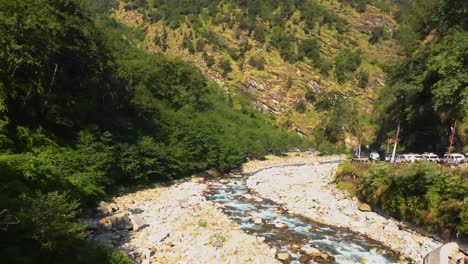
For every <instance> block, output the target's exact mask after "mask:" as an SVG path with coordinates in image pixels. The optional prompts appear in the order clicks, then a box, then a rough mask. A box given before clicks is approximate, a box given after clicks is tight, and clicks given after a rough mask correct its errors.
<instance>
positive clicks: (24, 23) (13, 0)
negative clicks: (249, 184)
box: [0, 0, 305, 263]
mask: <svg viewBox="0 0 468 264" xmlns="http://www.w3.org/2000/svg"><path fill="white" fill-rule="evenodd" d="M98 7H100V8H105V7H106V5H101V6H99V5H97V6H96V5H93V6H92V7H89V6H88V5H87V4H86V3H85V2H83V1H78V0H57V1H47V0H38V1H33V2H31V1H25V0H19V1H18V0H4V1H1V2H0V43H2V47H3V48H2V50H1V51H0V63H1V65H3V67H2V68H1V70H0V124H1V125H0V148H1V154H0V168H1V172H2V173H1V175H0V183H1V185H0V186H1V187H0V189H1V192H0V212H1V214H0V233H1V235H0V245H1V246H0V252H1V254H2V261H5V263H64V262H67V263H125V261H126V260H125V257H123V256H122V255H120V254H118V253H113V252H112V251H110V250H109V249H107V248H105V247H103V246H99V245H90V244H87V243H85V237H86V235H87V231H86V230H85V224H82V223H81V222H79V221H76V219H77V217H79V216H80V215H81V213H82V212H83V209H85V208H87V207H89V206H92V205H93V204H94V203H95V202H96V201H98V200H100V199H104V198H106V197H107V196H108V195H110V194H112V193H113V192H115V191H117V190H120V189H121V188H124V187H125V186H132V185H138V184H147V183H151V182H157V181H169V180H173V179H177V178H182V177H185V176H189V175H191V174H193V173H197V172H202V171H204V170H207V169H216V170H218V171H221V172H223V171H228V170H230V169H233V168H236V167H238V166H239V165H240V164H241V163H243V162H244V161H245V160H246V159H247V158H255V157H257V158H260V157H262V156H264V155H265V154H267V153H280V152H281V151H284V150H287V149H290V148H292V147H298V146H301V145H303V144H305V141H304V140H303V139H301V138H299V137H298V136H297V135H294V134H290V133H288V132H284V131H282V130H280V129H278V128H277V127H275V126H274V125H272V118H271V117H269V116H266V115H263V114H260V113H258V112H256V111H255V110H254V109H253V108H252V107H251V106H250V105H249V104H248V103H246V102H245V100H244V99H242V98H238V97H234V96H230V95H227V94H225V93H223V92H222V91H221V89H220V88H219V87H218V86H217V85H216V84H214V83H213V82H210V81H208V80H207V79H206V78H205V77H204V76H203V75H202V73H201V72H200V71H199V70H198V69H197V68H195V67H194V66H192V65H190V64H187V63H185V62H182V61H180V60H174V59H168V58H166V57H164V56H163V55H160V54H149V53H147V52H145V51H144V50H142V49H140V48H138V47H137V45H136V42H137V40H138V39H140V38H141V34H140V33H139V32H138V31H135V30H133V29H130V28H128V27H125V26H123V25H121V24H119V23H118V22H116V21H115V20H113V19H111V18H109V17H106V16H102V15H99V12H97V11H96V10H97V9H96V8H98Z"/></svg>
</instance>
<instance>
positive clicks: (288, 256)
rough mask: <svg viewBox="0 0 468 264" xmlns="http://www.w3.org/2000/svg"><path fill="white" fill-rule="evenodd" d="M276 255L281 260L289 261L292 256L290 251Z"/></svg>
mask: <svg viewBox="0 0 468 264" xmlns="http://www.w3.org/2000/svg"><path fill="white" fill-rule="evenodd" d="M276 257H277V258H278V259H279V260H283V261H288V260H289V259H290V258H291V255H289V253H286V252H280V253H278V254H276Z"/></svg>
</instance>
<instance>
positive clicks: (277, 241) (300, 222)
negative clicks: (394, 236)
mask: <svg viewBox="0 0 468 264" xmlns="http://www.w3.org/2000/svg"><path fill="white" fill-rule="evenodd" d="M247 178H248V175H247V176H245V175H244V176H237V177H236V176H235V175H227V176H226V177H224V178H220V179H216V180H209V181H208V182H207V183H208V186H209V191H208V193H207V194H206V199H207V200H211V201H213V202H216V203H218V204H219V205H220V207H221V209H222V210H223V211H224V213H225V214H227V215H228V216H229V217H230V218H231V219H233V220H235V221H236V222H237V223H238V224H239V225H240V226H241V229H243V230H244V231H246V232H247V233H250V234H254V235H257V236H258V237H261V238H262V239H264V240H265V242H266V243H268V244H269V245H270V246H272V247H273V248H276V249H277V251H278V252H279V253H288V254H289V259H288V260H283V261H282V262H283V263H346V264H347V263H375V264H377V263H378V264H385V263H399V261H398V255H397V254H395V252H392V251H391V250H389V249H388V248H386V247H384V246H383V245H381V244H380V243H378V242H376V241H374V240H371V239H368V238H366V237H363V236H361V235H359V234H356V233H353V232H351V231H349V230H347V229H342V228H335V227H331V226H326V225H323V224H319V223H315V222H313V221H311V220H308V219H306V218H304V217H301V216H299V215H294V214H290V213H288V212H287V211H286V210H285V209H284V208H283V207H282V206H281V205H279V204H277V203H275V202H273V201H271V200H268V199H263V198H261V197H259V196H258V195H257V194H256V193H254V192H252V191H251V190H249V188H248V187H247V186H246V179H247ZM227 181H228V183H226V182H227ZM301 248H302V249H301ZM310 248H314V249H318V250H319V251H320V253H318V252H317V251H316V250H313V249H312V250H311V249H310ZM311 253H312V254H311ZM286 256H287V255H286ZM283 257H284V255H283Z"/></svg>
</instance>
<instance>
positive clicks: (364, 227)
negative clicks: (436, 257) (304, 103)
mask: <svg viewBox="0 0 468 264" xmlns="http://www.w3.org/2000/svg"><path fill="white" fill-rule="evenodd" d="M303 164H304V165H302V166H283V167H273V168H268V169H264V170H262V171H260V172H258V173H256V174H254V175H253V176H251V177H250V178H249V179H248V180H247V185H248V187H249V188H251V189H253V190H255V191H257V192H258V193H259V195H260V196H262V197H264V198H268V199H271V200H273V201H275V202H277V203H280V204H283V205H284V207H285V208H287V209H288V210H289V211H290V212H291V213H295V214H300V215H303V216H305V217H308V218H310V219H312V220H314V221H317V222H320V223H324V224H328V225H332V226H337V227H345V228H349V229H350V230H352V231H354V232H357V233H359V234H363V235H365V236H367V237H369V238H372V239H375V240H377V241H379V242H381V243H382V244H384V245H386V246H388V247H390V248H392V249H393V250H395V251H397V252H400V253H401V254H402V257H401V259H402V260H403V259H404V258H410V259H412V260H414V261H416V262H417V263H420V262H422V258H423V257H424V256H426V255H427V254H428V253H429V252H431V251H432V250H433V249H435V248H437V247H438V246H441V244H440V243H438V242H437V241H435V240H433V239H431V238H428V237H425V236H422V235H420V234H417V233H415V232H413V231H410V230H407V229H405V228H404V227H403V226H402V225H401V224H400V223H399V222H398V221H396V220H394V219H388V218H385V217H383V216H381V215H379V214H377V213H375V212H372V211H371V208H370V207H369V206H368V205H365V204H361V203H360V202H359V201H358V200H357V199H356V198H349V197H348V196H347V195H346V193H345V192H343V191H341V190H339V189H337V188H336V187H335V185H334V184H333V183H332V181H333V180H334V172H335V170H336V168H337V166H338V164H336V163H324V164H318V163H316V164H313V162H303ZM253 167H255V166H253ZM257 167H261V164H257ZM267 167H269V166H268V165H267Z"/></svg>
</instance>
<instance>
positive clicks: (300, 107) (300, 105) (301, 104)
mask: <svg viewBox="0 0 468 264" xmlns="http://www.w3.org/2000/svg"><path fill="white" fill-rule="evenodd" d="M296 111H297V112H299V113H301V114H303V113H305V112H306V111H307V105H306V102H305V101H304V100H299V101H297V103H296Z"/></svg>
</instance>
